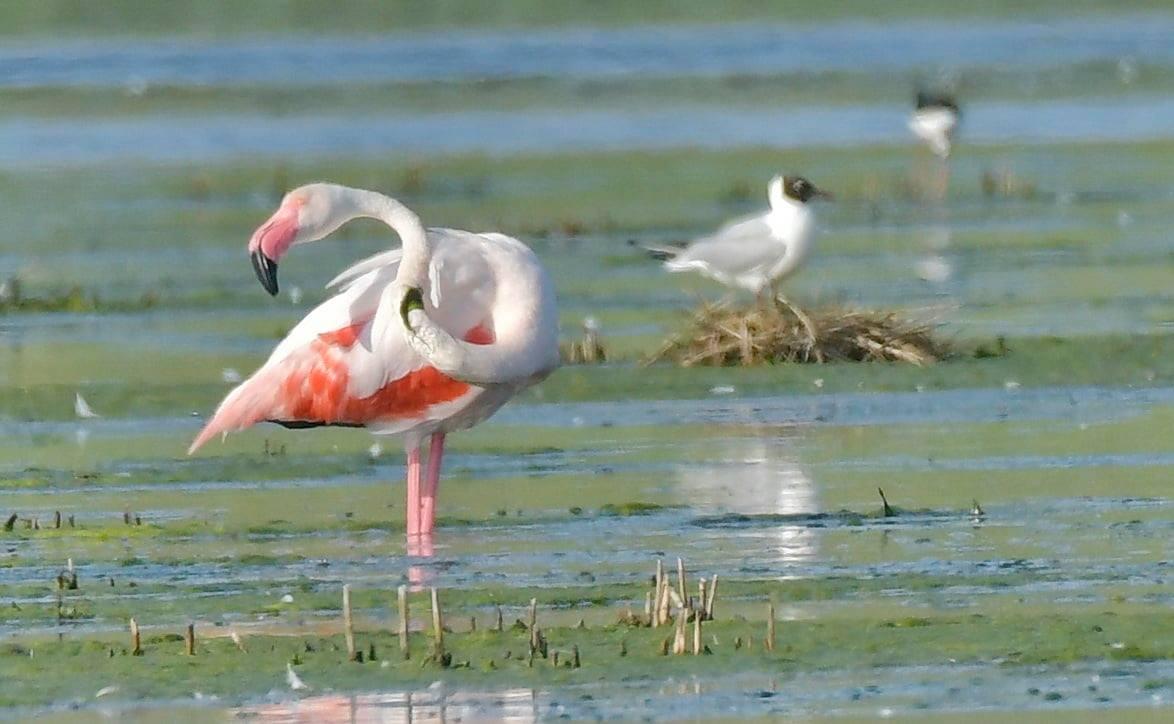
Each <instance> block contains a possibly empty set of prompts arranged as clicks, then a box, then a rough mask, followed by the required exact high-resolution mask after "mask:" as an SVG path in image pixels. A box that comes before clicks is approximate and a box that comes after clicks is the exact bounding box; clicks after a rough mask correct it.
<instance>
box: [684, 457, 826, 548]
mask: <svg viewBox="0 0 1174 724" xmlns="http://www.w3.org/2000/svg"><path fill="white" fill-rule="evenodd" d="M676 478H677V483H676V485H677V489H678V491H679V493H680V498H681V500H682V501H685V502H687V503H688V505H689V506H690V507H692V508H694V509H696V510H697V511H699V512H701V513H703V514H717V515H720V514H723V513H736V514H740V515H783V516H798V515H810V514H813V513H818V512H820V505H819V497H818V493H817V491H816V487H815V482H814V481H813V480H812V479H811V477H810V476H809V475H808V474H807V472H806V470H805V469H804V468H803V466H802V464H801V463H800V462H799V460H798V458H797V456H796V450H795V445H794V441H793V440H791V439H788V438H784V437H748V438H730V439H727V440H724V441H723V446H722V458H721V459H720V460H718V461H716V462H711V463H709V464H697V463H695V462H688V463H687V464H684V465H681V466H680V467H678V468H677V470H676ZM728 532H729V533H730V534H731V535H739V536H747V537H756V538H757V537H761V536H763V535H764V534H765V535H766V536H768V537H769V540H766V541H761V542H759V543H758V547H759V548H760V549H762V550H769V551H771V554H772V555H771V556H770V558H771V559H772V560H771V562H774V563H803V562H808V561H811V560H813V559H815V558H816V557H817V556H818V555H819V536H820V530H819V529H818V528H812V527H809V526H806V525H798V524H795V525H791V524H779V525H776V526H771V527H768V528H763V527H758V526H755V527H752V528H747V529H743V530H740V531H728Z"/></svg>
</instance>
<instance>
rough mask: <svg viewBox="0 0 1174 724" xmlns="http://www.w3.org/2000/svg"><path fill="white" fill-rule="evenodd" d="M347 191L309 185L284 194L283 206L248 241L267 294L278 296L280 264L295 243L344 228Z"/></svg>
mask: <svg viewBox="0 0 1174 724" xmlns="http://www.w3.org/2000/svg"><path fill="white" fill-rule="evenodd" d="M345 191H346V189H345V188H344V187H342V186H336V185H334V184H321V183H319V184H308V185H306V186H301V187H298V188H296V189H294V190H293V191H290V192H289V193H288V194H286V195H285V198H283V199H282V200H281V206H279V207H278V209H277V211H276V212H274V213H273V216H270V217H269V220H268V221H266V222H265V223H264V224H262V225H261V226H260V228H258V229H257V230H256V231H255V232H253V237H252V238H251V239H249V258H250V259H252V261H253V270H254V271H256V272H257V279H258V280H260V282H261V286H263V287H265V291H267V292H269V293H270V294H272V295H274V296H276V295H277V262H278V260H280V259H281V257H282V256H283V255H284V254H285V252H286V251H288V250H289V248H290V247H291V246H293V245H294V244H301V243H303V242H307V241H317V240H318V239H321V238H322V237H324V236H327V235H328V234H330V233H331V232H332V231H334V230H335V229H337V228H338V227H339V226H341V225H342V224H343V223H344V222H345V221H346V219H347V218H348V217H347V215H346V214H344V213H343V207H344V206H345V204H344V203H343V202H344V200H345V197H346V194H345Z"/></svg>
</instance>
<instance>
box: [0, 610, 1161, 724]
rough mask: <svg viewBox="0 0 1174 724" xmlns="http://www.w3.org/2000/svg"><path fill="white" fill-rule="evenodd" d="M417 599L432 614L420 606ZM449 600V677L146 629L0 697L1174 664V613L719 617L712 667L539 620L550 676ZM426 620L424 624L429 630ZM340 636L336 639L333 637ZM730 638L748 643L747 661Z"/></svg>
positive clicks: (48, 665) (234, 693)
mask: <svg viewBox="0 0 1174 724" xmlns="http://www.w3.org/2000/svg"><path fill="white" fill-rule="evenodd" d="M417 600H418V601H419V602H420V603H422V602H423V598H422V597H421V598H419V599H417ZM442 600H443V601H444V602H445V605H446V607H447V608H448V610H449V613H448V617H447V620H448V621H450V622H452V623H451V624H450V625H451V626H452V628H453V629H455V630H453V631H450V632H448V633H446V635H445V650H446V652H448V653H449V654H451V660H450V663H449V665H448V666H447V667H445V666H442V665H441V664H439V663H437V662H435V661H430V660H429V659H428V654H427V652H428V650H429V646H430V637H429V636H428V635H427V634H425V633H413V634H412V641H411V646H412V652H413V655H412V658H410V659H408V660H406V661H405V660H404V659H403V658H402V656H401V655H400V654H399V649H398V643H397V640H396V638H395V637H394V636H393V635H391V634H390V633H388V632H387V631H386V629H385V628H384V627H383V626H382V625H375V626H373V625H371V623H370V622H367V621H364V620H362V619H360V621H359V623H358V630H357V632H356V648H357V649H358V650H360V651H362V652H364V654H366V655H369V654H370V653H372V652H374V654H375V657H374V660H365V662H364V663H354V662H348V661H347V660H346V658H347V653H346V650H345V647H344V645H343V637H342V636H341V634H327V633H324V632H323V631H322V629H323V628H325V627H324V626H322V625H319V626H317V627H315V628H316V629H317V630H315V628H303V629H302V630H301V631H296V630H295V631H290V632H287V633H283V634H281V635H271V634H265V633H260V632H258V633H251V632H249V631H247V630H243V629H242V630H240V632H241V633H242V635H243V644H244V646H245V647H246V651H241V650H239V649H238V648H237V647H236V645H235V644H234V643H233V642H232V641H230V640H229V638H228V637H227V636H226V635H225V634H226V633H227V630H226V628H227V627H224V628H219V627H208V626H199V627H197V635H198V638H199V640H198V643H197V650H196V655H195V656H191V657H188V656H185V655H184V654H183V644H182V643H181V639H182V637H181V636H180V634H179V633H178V631H176V630H174V629H173V630H170V631H168V630H167V629H166V626H157V625H156V626H152V625H150V624H148V625H147V628H146V629H145V631H144V639H143V649H144V651H143V655H142V656H130V655H129V652H128V651H127V646H128V640H127V638H126V637H125V635H123V636H119V637H113V636H111V635H110V634H102V635H95V636H68V635H67V636H64V637H62V638H61V639H60V640H54V639H48V638H43V639H41V638H28V639H22V640H20V641H19V642H16V643H14V644H13V645H10V646H9V648H8V649H7V650H6V651H4V652H0V675H3V676H4V678H5V680H6V681H8V682H10V683H11V685H10V686H6V687H5V688H4V693H3V694H2V695H0V696H2V698H3V703H4V704H5V705H8V706H13V705H43V704H46V703H49V702H57V701H69V700H73V699H74V698H86V697H88V696H92V692H95V691H97V690H98V689H100V688H102V687H104V686H110V685H117V686H120V687H121V689H122V691H121V692H120V696H121V697H123V698H130V699H137V698H148V697H149V698H155V699H167V698H172V697H184V696H190V695H191V693H192V691H196V690H198V691H202V692H204V693H205V694H216V695H218V696H221V697H225V698H227V699H228V700H230V701H233V700H239V699H241V698H244V697H247V696H249V695H251V694H252V695H256V694H260V693H263V692H265V691H269V690H270V689H272V688H275V687H277V688H283V687H284V684H283V681H284V672H285V668H286V665H287V664H289V665H291V666H293V667H294V668H295V669H296V670H297V672H298V674H299V676H300V677H302V678H303V679H304V680H305V681H307V682H308V683H309V684H310V685H312V686H314V687H315V688H317V689H319V690H321V689H334V690H339V691H356V690H370V689H383V688H386V687H388V686H389V685H394V686H413V685H419V684H428V683H431V682H432V681H435V680H436V679H438V678H440V679H443V680H445V681H447V682H449V683H450V684H453V685H455V686H474V685H481V686H485V685H493V686H535V685H541V686H552V685H558V684H570V683H574V682H583V681H591V682H595V683H606V682H619V681H623V680H625V679H628V678H630V677H633V676H648V675H650V674H652V675H655V676H659V677H661V678H669V677H675V676H688V675H690V674H701V673H704V674H705V675H706V676H710V677H713V676H717V675H720V674H732V673H738V672H746V671H760V672H761V671H765V672H777V673H786V674H797V673H801V672H805V671H818V670H824V669H828V668H835V669H847V670H861V671H863V670H875V669H876V668H877V667H887V666H910V665H912V666H932V665H944V664H946V663H947V662H950V663H954V662H957V663H962V664H966V663H988V662H991V661H1002V662H1003V664H1004V666H1018V665H1025V664H1027V663H1028V659H1029V660H1030V663H1031V664H1032V665H1039V664H1043V665H1047V666H1059V665H1064V664H1067V663H1070V662H1072V661H1078V660H1080V661H1096V660H1113V656H1112V654H1111V653H1110V652H1111V651H1113V650H1115V649H1113V647H1112V641H1113V639H1114V637H1122V636H1124V637H1129V636H1135V635H1146V636H1147V638H1148V640H1149V641H1150V642H1151V644H1150V646H1151V648H1152V651H1153V652H1155V654H1156V655H1158V656H1160V657H1161V658H1163V659H1169V658H1172V657H1174V638H1172V636H1174V626H1172V625H1171V624H1174V619H1172V618H1171V614H1170V613H1169V612H1168V611H1126V612H1121V613H1112V614H1108V613H1106V612H1102V611H1092V610H1088V609H1079V608H1077V609H1072V610H1070V611H1066V612H1065V615H1064V616H1063V617H1058V616H1053V615H1039V614H1036V613H1034V612H1030V611H1028V612H1023V613H1019V612H1014V611H1006V612H991V613H989V614H983V615H969V616H953V615H932V616H927V617H925V618H924V619H920V620H919V623H917V625H915V626H912V627H909V626H886V625H884V621H883V620H881V621H879V622H878V621H877V620H876V619H874V618H873V617H871V616H869V615H868V614H866V613H863V612H861V613H858V614H857V615H855V616H853V617H848V618H838V617H831V618H827V619H823V618H816V619H812V620H796V621H784V622H781V623H780V624H779V625H778V627H777V634H776V642H775V650H774V651H773V652H771V651H765V650H764V649H763V647H762V644H761V640H762V639H761V637H762V635H763V632H764V630H765V629H764V624H763V623H762V620H761V619H757V620H754V619H751V618H739V617H734V618H722V617H719V618H718V620H715V621H712V622H709V623H707V624H706V625H705V629H704V630H705V641H706V646H707V647H708V648H709V651H710V653H709V655H707V656H701V657H695V656H692V655H685V656H671V655H670V656H663V655H662V654H661V645H660V644H661V640H662V639H663V638H664V637H665V636H666V635H669V634H670V633H671V628H646V627H632V626H630V625H626V624H624V623H611V622H600V623H593V624H590V625H587V626H585V627H583V628H579V627H577V626H574V627H572V626H567V625H561V624H558V623H550V622H549V621H548V620H547V617H548V615H549V614H548V613H547V612H546V611H545V610H544V611H542V612H541V613H540V616H539V623H540V624H541V625H542V630H543V634H544V637H545V639H546V640H547V642H548V650H549V651H551V652H553V651H559V652H560V653H561V654H562V656H561V657H560V665H559V666H557V667H556V666H553V665H552V661H553V659H552V658H546V659H544V658H543V657H541V655H538V656H535V657H534V659H535V660H534V663H533V665H532V666H531V665H529V663H528V661H529V656H528V648H529V647H528V641H529V632H528V631H526V630H525V629H526V627H525V626H524V625H523V626H516V625H515V626H511V627H507V629H506V630H504V631H502V632H500V633H499V632H496V631H492V630H489V629H488V628H487V627H485V625H484V624H485V619H484V617H482V626H481V627H479V628H478V630H477V631H476V632H469V631H468V628H467V624H466V623H465V622H466V621H467V618H465V619H462V618H461V616H460V614H459V613H458V609H457V608H455V607H454V606H452V604H451V603H450V602H449V601H448V597H447V592H446V595H445V596H444V597H443V598H442ZM425 615H426V614H424V613H423V612H421V615H420V618H421V619H423V618H424V617H425ZM878 624H879V625H878ZM174 628H175V629H178V628H179V626H178V625H174ZM333 628H334V630H337V628H336V625H335V627H333ZM735 639H741V640H742V642H743V645H742V646H741V647H740V648H739V647H737V646H736V645H735ZM573 646H574V647H577V648H578V650H579V653H580V661H581V668H579V669H575V668H572V658H571V655H570V653H571V648H572V647H573ZM621 647H622V648H623V650H624V651H625V654H624V655H621ZM30 652H31V655H30ZM364 659H368V656H364ZM391 682H394V684H391Z"/></svg>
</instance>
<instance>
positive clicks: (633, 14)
mask: <svg viewBox="0 0 1174 724" xmlns="http://www.w3.org/2000/svg"><path fill="white" fill-rule="evenodd" d="M1165 9H1167V5H1165V4H1164V3H1162V2H1161V0H1121V2H1118V3H1108V2H1105V0H1068V1H1067V2H1062V1H1061V0H1039V1H1038V2H1036V3H1033V4H1032V5H1031V7H1030V13H1031V16H1032V17H1034V18H1047V17H1053V16H1056V15H1060V16H1062V17H1071V16H1072V15H1084V14H1091V15H1094V16H1095V15H1100V14H1104V13H1108V12H1117V13H1128V12H1142V11H1153V10H1165ZM1023 10H1024V8H1023V6H1022V5H1020V4H1018V3H1014V2H1010V0H995V1H992V2H986V3H981V4H976V5H969V4H962V5H954V4H946V5H943V4H942V3H937V2H932V0H911V1H907V2H901V3H893V4H888V3H886V4H885V5H883V6H881V7H878V6H877V5H876V4H875V3H871V2H867V0H851V1H850V2H840V3H836V4H834V5H829V6H811V7H803V6H799V5H791V4H788V3H781V4H767V5H763V4H760V3H748V2H738V3H733V4H731V5H730V6H728V7H722V8H715V7H713V5H712V4H711V3H707V2H703V1H702V0H688V1H686V2H678V3H673V4H672V5H671V6H666V5H660V4H655V3H654V4H651V5H646V4H644V3H637V4H632V3H627V2H623V1H622V0H603V1H602V2H595V3H592V4H591V5H589V6H580V5H578V4H576V3H569V4H565V5H564V4H561V3H555V4H553V5H552V4H550V3H545V2H541V1H540V0H512V1H511V2H507V3H495V4H493V5H490V6H486V5H485V4H484V3H480V2H477V1H476V0H453V1H452V2H447V3H444V4H443V6H441V7H430V6H428V7H422V6H419V5H417V4H416V3H411V2H395V3H391V4H387V3H382V2H375V1H374V0H363V1H361V2H354V3H350V4H348V5H346V6H344V7H339V8H336V7H334V6H332V5H330V4H328V3H322V2H316V1H315V0H295V1H294V2H287V3H282V4H281V5H269V4H267V3H261V4H259V5H256V6H253V5H251V4H246V5H241V4H238V3H233V2H228V0H216V2H211V3H209V4H208V5H205V6H203V7H201V8H199V9H191V8H187V7H185V6H176V7H172V6H170V5H163V6H160V5H159V4H157V3H152V2H147V1H145V0H115V1H112V2H109V3H103V4H102V5H101V6H99V7H97V8H90V7H88V6H84V5H83V6H81V7H79V6H77V5H75V4H72V3H69V2H67V1H66V0H47V2H45V3H43V4H41V3H38V4H35V5H32V6H25V5H23V4H16V5H13V6H11V7H5V8H4V9H3V12H0V20H2V21H3V22H0V29H2V31H0V32H3V34H5V35H13V36H20V35H23V36H32V37H36V36H37V35H54V36H60V35H67V36H68V35H85V36H93V35H109V36H114V37H117V36H125V35H150V36H154V35H174V34H180V35H192V36H196V37H204V36H222V35H230V36H231V35H237V34H242V33H259V34H269V33H304V32H306V30H307V28H314V29H315V31H316V32H318V33H321V34H327V35H330V34H340V33H346V34H359V35H360V36H362V35H367V34H370V33H388V32H392V33H401V32H404V31H408V30H456V29H462V28H467V29H472V28H479V29H516V28H535V27H543V26H558V25H572V26H589V27H593V26H600V25H602V26H605V27H625V26H629V25H638V24H647V23H667V24H670V25H679V24H693V23H713V22H804V23H810V22H817V21H835V20H841V21H843V20H854V19H863V18H869V19H872V20H876V19H878V18H883V19H890V20H899V19H908V18H918V19H926V18H942V19H964V18H990V19H997V18H1006V17H1011V16H1013V15H1014V14H1017V13H1022V12H1023Z"/></svg>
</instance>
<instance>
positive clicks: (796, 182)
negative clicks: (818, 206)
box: [783, 176, 832, 203]
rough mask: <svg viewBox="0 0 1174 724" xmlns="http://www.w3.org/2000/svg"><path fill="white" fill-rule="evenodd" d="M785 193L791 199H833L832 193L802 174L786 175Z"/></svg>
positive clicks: (803, 200)
mask: <svg viewBox="0 0 1174 724" xmlns="http://www.w3.org/2000/svg"><path fill="white" fill-rule="evenodd" d="M783 194H784V195H785V196H786V197H787V198H790V199H794V200H796V201H801V202H803V203H807V202H808V201H810V200H811V199H831V198H832V195H831V194H829V193H828V192H827V191H824V190H823V189H821V188H819V187H817V186H816V185H815V184H813V183H811V182H810V181H808V180H807V179H805V178H803V177H802V176H784V177H783Z"/></svg>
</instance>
